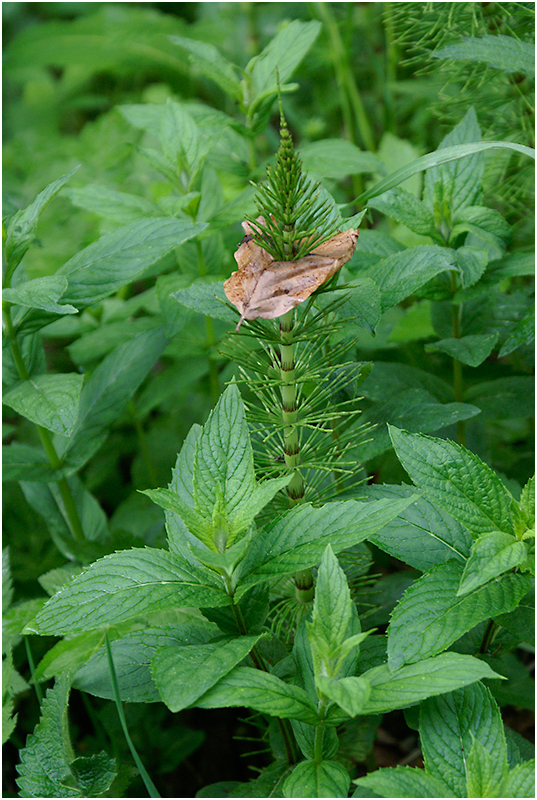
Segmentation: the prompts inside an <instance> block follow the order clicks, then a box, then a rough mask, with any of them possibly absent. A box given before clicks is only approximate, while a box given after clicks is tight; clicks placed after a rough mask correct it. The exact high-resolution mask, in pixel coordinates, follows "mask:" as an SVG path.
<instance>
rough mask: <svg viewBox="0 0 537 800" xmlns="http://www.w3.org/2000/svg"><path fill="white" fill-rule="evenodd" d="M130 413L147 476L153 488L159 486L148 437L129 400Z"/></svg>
mask: <svg viewBox="0 0 537 800" xmlns="http://www.w3.org/2000/svg"><path fill="white" fill-rule="evenodd" d="M128 408H129V413H130V415H131V418H132V422H133V425H134V428H135V430H136V435H137V436H138V444H139V445H140V452H141V454H142V459H143V461H144V464H145V468H146V470H147V476H148V478H149V480H150V482H151V484H152V485H153V486H157V485H158V477H157V473H156V470H155V467H154V466H153V462H152V460H151V453H150V452H149V447H148V445H147V437H146V435H145V431H144V429H143V425H142V423H141V422H140V420H139V418H138V414H137V413H136V408H135V406H134V403H133V402H132V400H129V404H128Z"/></svg>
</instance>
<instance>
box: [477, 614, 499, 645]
mask: <svg viewBox="0 0 537 800" xmlns="http://www.w3.org/2000/svg"><path fill="white" fill-rule="evenodd" d="M497 630H498V625H497V623H496V622H494V620H493V619H491V620H489V622H488V625H487V627H486V628H485V633H484V634H483V639H482V641H481V646H480V648H479V652H480V653H481V654H485V653H487V652H488V649H489V647H490V643H491V642H492V639H493V638H494V634H495V633H496V631H497Z"/></svg>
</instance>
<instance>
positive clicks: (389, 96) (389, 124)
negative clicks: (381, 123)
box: [384, 3, 397, 133]
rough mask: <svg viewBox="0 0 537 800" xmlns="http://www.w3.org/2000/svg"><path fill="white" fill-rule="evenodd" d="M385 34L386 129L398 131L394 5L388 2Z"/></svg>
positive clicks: (385, 16) (393, 131)
mask: <svg viewBox="0 0 537 800" xmlns="http://www.w3.org/2000/svg"><path fill="white" fill-rule="evenodd" d="M384 19H385V26H384V30H385V36H386V56H385V59H386V80H385V84H384V102H385V104H386V129H387V130H389V131H391V132H392V133H396V122H395V114H394V102H393V86H394V84H395V81H396V76H397V45H396V44H395V41H394V28H393V6H392V3H386V13H385V15H384Z"/></svg>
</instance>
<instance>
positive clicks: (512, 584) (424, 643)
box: [388, 561, 530, 669]
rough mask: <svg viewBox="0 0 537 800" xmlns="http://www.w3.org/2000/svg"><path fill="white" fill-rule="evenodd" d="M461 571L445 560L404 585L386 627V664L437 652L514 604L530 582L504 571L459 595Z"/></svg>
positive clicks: (398, 663) (424, 656)
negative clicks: (400, 596) (487, 582)
mask: <svg viewBox="0 0 537 800" xmlns="http://www.w3.org/2000/svg"><path fill="white" fill-rule="evenodd" d="M462 572H463V567H462V565H461V564H458V563H456V562H454V561H448V562H447V563H446V564H440V565H439V566H438V567H434V568H433V569H432V570H431V571H430V572H428V573H427V574H425V575H423V576H422V577H421V578H418V580H417V581H416V582H415V583H414V584H413V585H412V586H410V588H408V589H407V590H406V592H405V593H404V595H403V597H402V598H401V600H400V601H399V603H398V605H397V606H396V607H395V610H394V612H393V614H392V618H391V622H390V625H389V627H388V663H389V664H390V668H391V669H398V668H399V667H400V666H402V665H403V664H405V663H412V662H415V661H419V660H420V659H423V658H427V657H429V656H433V655H436V654H437V653H440V652H442V650H445V649H446V648H447V647H449V645H450V644H453V642H456V641H457V639H459V638H460V637H461V636H462V635H463V633H466V631H469V630H471V629H472V628H473V627H475V625H477V624H478V623H479V622H482V621H483V620H485V619H489V618H490V617H494V616H495V615H496V614H501V613H505V612H506V611H508V610H509V611H511V610H513V609H514V608H516V607H517V605H518V603H519V602H520V600H521V599H522V597H524V595H525V594H526V592H527V591H528V590H529V587H530V579H529V578H528V577H527V576H524V575H514V574H508V575H504V576H502V577H501V578H498V579H497V580H495V581H493V582H491V583H489V584H487V585H486V586H482V587H480V588H479V589H476V590H475V591H473V592H470V593H469V594H467V595H465V596H464V597H459V596H458V595H457V589H458V587H459V584H460V579H461V576H462ZM409 630H411V631H412V636H409V635H408V631H409Z"/></svg>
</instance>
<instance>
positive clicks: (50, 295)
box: [2, 275, 78, 314]
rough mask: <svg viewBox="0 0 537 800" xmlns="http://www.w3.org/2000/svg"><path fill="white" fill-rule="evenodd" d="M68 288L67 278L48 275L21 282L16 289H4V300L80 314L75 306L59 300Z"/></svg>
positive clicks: (53, 311) (44, 309)
mask: <svg viewBox="0 0 537 800" xmlns="http://www.w3.org/2000/svg"><path fill="white" fill-rule="evenodd" d="M66 290H67V278H65V277H63V276H61V275H46V276H45V277H43V278H34V280H32V281H26V282H25V283H21V284H20V286H17V287H16V288H15V289H3V291H2V300H6V301H7V302H8V303H13V304H14V305H18V306H23V307H25V308H40V309H42V310H43V311H49V312H50V313H51V314H78V309H76V308H75V307H74V306H70V305H67V304H65V303H58V302H57V301H58V300H59V299H60V297H62V295H63V294H64V293H65V292H66Z"/></svg>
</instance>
